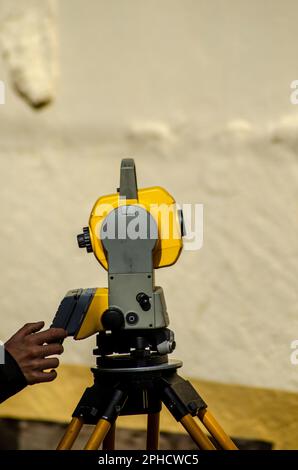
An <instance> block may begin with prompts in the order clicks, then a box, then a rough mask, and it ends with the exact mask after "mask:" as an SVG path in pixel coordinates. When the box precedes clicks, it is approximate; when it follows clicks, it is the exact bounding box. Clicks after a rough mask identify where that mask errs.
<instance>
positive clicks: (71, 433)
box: [57, 418, 84, 450]
mask: <svg viewBox="0 0 298 470" xmlns="http://www.w3.org/2000/svg"><path fill="white" fill-rule="evenodd" d="M83 424H84V421H83V419H82V418H72V420H71V422H70V423H69V425H68V428H67V429H66V431H65V434H64V436H63V437H62V439H61V441H60V442H59V444H58V446H57V450H70V449H71V448H72V446H73V444H74V442H75V440H76V438H77V437H78V435H79V432H80V430H81V428H82V426H83Z"/></svg>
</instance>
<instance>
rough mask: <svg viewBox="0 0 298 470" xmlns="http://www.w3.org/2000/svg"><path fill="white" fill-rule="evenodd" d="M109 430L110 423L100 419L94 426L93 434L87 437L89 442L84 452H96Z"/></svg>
mask: <svg viewBox="0 0 298 470" xmlns="http://www.w3.org/2000/svg"><path fill="white" fill-rule="evenodd" d="M110 428H111V423H110V422H109V421H107V420H106V419H103V418H101V419H100V420H99V421H98V423H97V425H96V426H95V429H94V431H93V433H92V434H91V436H90V437H89V440H88V442H87V444H86V445H85V447H84V450H97V449H98V448H99V446H100V444H101V443H102V441H103V440H104V438H105V437H106V435H107V434H108V432H109V430H110Z"/></svg>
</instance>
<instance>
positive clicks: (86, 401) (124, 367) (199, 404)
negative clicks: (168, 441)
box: [57, 335, 237, 450]
mask: <svg viewBox="0 0 298 470" xmlns="http://www.w3.org/2000/svg"><path fill="white" fill-rule="evenodd" d="M100 336H101V335H98V344H100V341H101V338H100ZM99 351H100V350H99V349H98V350H96V351H95V353H98V352H99ZM181 366H182V362H181V361H173V360H172V361H168V358H167V356H166V355H164V356H153V357H152V356H149V357H148V355H147V357H146V350H145V349H143V350H142V349H141V348H139V350H138V351H137V354H127V355H118V356H115V355H113V356H110V357H106V356H100V357H99V358H98V360H97V368H94V369H92V372H93V376H94V385H93V386H92V387H89V388H87V389H86V391H85V392H84V394H83V396H82V398H81V400H80V401H79V403H78V405H77V407H76V409H75V411H74V413H73V417H72V420H71V422H70V424H69V426H68V428H67V430H66V432H65V434H64V436H63V437H62V439H61V441H60V443H59V445H58V447H57V450H69V449H71V448H72V446H73V444H74V442H75V440H76V438H77V436H78V435H79V433H80V430H81V428H82V426H83V425H84V424H93V425H95V428H94V431H93V432H92V434H91V436H90V438H89V440H88V442H87V444H86V446H85V448H84V449H85V450H96V449H98V448H99V447H100V446H101V445H102V449H103V450H114V449H115V430H116V420H117V418H118V416H119V415H138V414H147V443H146V448H147V450H157V449H158V440H159V418H160V411H161V406H162V403H163V404H164V405H165V406H166V407H167V408H168V410H169V411H170V413H171V414H172V416H173V417H174V418H175V419H176V420H177V421H178V422H180V423H181V424H182V426H183V427H184V429H185V430H186V431H187V433H188V434H189V435H190V437H191V438H192V439H193V441H194V442H195V443H196V445H197V446H198V448H199V449H202V450H216V449H226V450H237V447H236V446H235V444H234V443H233V441H232V440H231V439H230V437H229V436H228V435H227V434H226V433H225V431H224V430H223V429H222V428H221V426H220V425H219V424H218V423H217V421H216V420H215V418H214V417H213V415H212V414H211V413H210V411H208V410H207V405H206V403H205V402H204V400H203V399H202V398H201V397H200V395H199V394H198V393H197V391H196V390H195V389H194V388H193V386H192V385H191V383H190V382H189V381H186V380H185V379H183V378H182V377H180V376H179V375H178V374H177V369H178V368H180V367H181ZM195 417H198V418H199V420H200V421H201V423H202V424H203V425H204V426H205V427H206V429H207V430H208V431H209V433H210V434H211V436H212V437H213V440H214V441H215V443H213V442H212V441H211V440H210V439H209V437H207V435H206V434H205V433H204V432H203V430H202V429H201V427H200V426H199V425H198V424H197V422H196V421H195V419H194V418H195Z"/></svg>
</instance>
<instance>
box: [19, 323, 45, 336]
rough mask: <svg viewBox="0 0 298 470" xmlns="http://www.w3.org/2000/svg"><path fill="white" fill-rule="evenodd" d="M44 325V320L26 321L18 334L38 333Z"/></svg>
mask: <svg viewBox="0 0 298 470" xmlns="http://www.w3.org/2000/svg"><path fill="white" fill-rule="evenodd" d="M43 327H44V321H37V322H35V323H26V325H24V326H23V327H22V328H21V329H20V330H19V331H18V332H17V333H16V334H20V335H22V336H27V335H30V334H31V333H36V332H37V331H39V330H41V329H42V328H43Z"/></svg>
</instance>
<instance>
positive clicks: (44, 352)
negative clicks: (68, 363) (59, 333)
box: [35, 343, 64, 358]
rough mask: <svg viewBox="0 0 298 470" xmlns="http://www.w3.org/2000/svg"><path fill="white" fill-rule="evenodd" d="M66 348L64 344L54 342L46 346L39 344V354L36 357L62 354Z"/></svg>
mask: <svg viewBox="0 0 298 470" xmlns="http://www.w3.org/2000/svg"><path fill="white" fill-rule="evenodd" d="M63 351H64V348H63V346H62V344H57V343H52V344H47V345H44V346H38V350H37V354H36V355H35V357H41V358H43V357H47V356H54V355H56V354H62V353H63Z"/></svg>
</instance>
